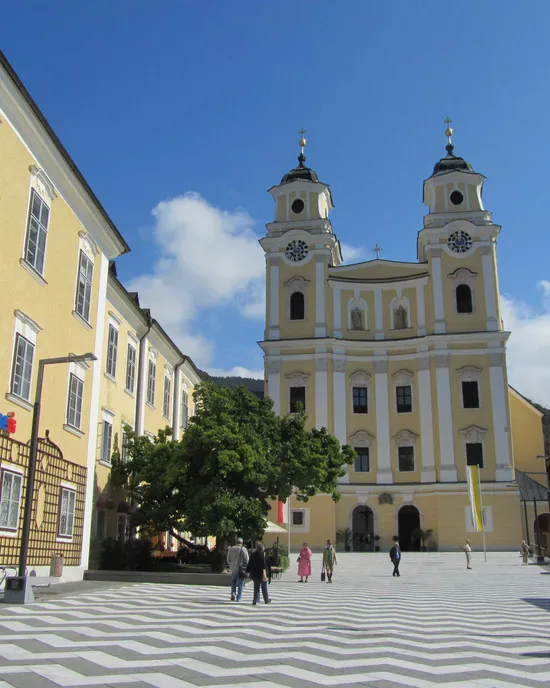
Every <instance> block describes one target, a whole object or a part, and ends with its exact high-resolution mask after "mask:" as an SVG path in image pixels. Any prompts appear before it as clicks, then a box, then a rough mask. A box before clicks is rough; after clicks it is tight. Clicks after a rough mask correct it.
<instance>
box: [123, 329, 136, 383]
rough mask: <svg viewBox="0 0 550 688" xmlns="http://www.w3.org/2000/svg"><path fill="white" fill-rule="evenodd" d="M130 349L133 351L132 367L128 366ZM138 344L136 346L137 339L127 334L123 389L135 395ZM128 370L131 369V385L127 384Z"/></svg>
mask: <svg viewBox="0 0 550 688" xmlns="http://www.w3.org/2000/svg"><path fill="white" fill-rule="evenodd" d="M130 349H132V351H133V352H134V360H133V362H132V368H130ZM137 352H138V346H137V341H136V340H135V339H134V338H133V337H130V336H128V344H127V346H126V375H125V378H124V389H125V390H126V392H128V394H130V395H131V396H134V395H135V390H136V370H137V361H138V355H137ZM130 370H131V371H132V375H131V381H132V385H131V387H129V386H128V379H129V377H130V376H129V373H130Z"/></svg>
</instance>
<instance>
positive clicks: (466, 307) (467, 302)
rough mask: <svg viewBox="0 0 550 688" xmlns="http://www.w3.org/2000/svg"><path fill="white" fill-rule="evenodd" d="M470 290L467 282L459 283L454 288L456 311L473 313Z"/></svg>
mask: <svg viewBox="0 0 550 688" xmlns="http://www.w3.org/2000/svg"><path fill="white" fill-rule="evenodd" d="M473 310H474V309H473V304H472V290H471V289H470V287H469V286H468V285H467V284H459V285H458V287H457V288H456V311H457V313H473Z"/></svg>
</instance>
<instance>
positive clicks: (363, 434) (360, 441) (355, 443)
mask: <svg viewBox="0 0 550 688" xmlns="http://www.w3.org/2000/svg"><path fill="white" fill-rule="evenodd" d="M348 443H349V444H350V446H351V447H352V448H353V449H368V450H369V470H368V471H359V473H360V474H361V475H365V474H366V473H372V470H373V460H372V458H373V457H372V447H373V444H374V437H373V436H372V435H371V434H369V433H368V432H367V431H366V430H357V432H355V433H354V434H353V435H351V436H350V437H349V439H348ZM351 470H352V471H353V472H354V473H357V472H358V471H356V470H355V462H354V463H353V465H352V466H351Z"/></svg>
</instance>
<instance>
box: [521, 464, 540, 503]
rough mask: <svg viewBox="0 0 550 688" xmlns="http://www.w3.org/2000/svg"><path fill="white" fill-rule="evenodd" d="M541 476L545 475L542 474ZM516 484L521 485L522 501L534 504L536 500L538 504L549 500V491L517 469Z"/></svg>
mask: <svg viewBox="0 0 550 688" xmlns="http://www.w3.org/2000/svg"><path fill="white" fill-rule="evenodd" d="M541 475H543V474H542V473H541ZM516 482H517V483H518V485H519V495H520V499H521V500H522V501H526V502H532V501H534V500H536V501H537V502H544V501H546V500H547V499H548V489H547V488H546V487H544V485H541V484H540V483H538V482H537V481H536V480H535V479H534V478H531V476H529V475H527V473H523V471H518V469H517V468H516Z"/></svg>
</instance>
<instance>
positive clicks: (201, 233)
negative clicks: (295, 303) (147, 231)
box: [127, 193, 265, 366]
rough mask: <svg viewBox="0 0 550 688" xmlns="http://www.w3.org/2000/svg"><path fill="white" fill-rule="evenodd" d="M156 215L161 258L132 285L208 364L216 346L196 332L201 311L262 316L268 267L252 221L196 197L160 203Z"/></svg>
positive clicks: (189, 350)
mask: <svg viewBox="0 0 550 688" xmlns="http://www.w3.org/2000/svg"><path fill="white" fill-rule="evenodd" d="M153 217H154V218H155V224H154V228H153V236H154V239H155V242H156V244H157V246H158V247H159V248H160V257H159V259H158V260H157V261H156V262H155V264H154V265H153V268H152V271H151V272H150V273H149V274H145V275H141V276H139V277H135V278H133V279H132V280H130V282H129V284H128V285H127V287H128V289H130V290H131V291H138V292H139V294H140V301H141V303H142V305H143V306H144V307H146V308H151V311H152V313H153V316H154V317H155V318H156V319H157V320H158V321H159V322H160V323H161V324H162V326H163V327H165V329H166V330H167V332H168V333H169V334H170V336H171V337H172V338H173V339H174V340H175V341H176V343H177V344H178V346H180V348H181V349H182V350H183V351H184V352H185V353H186V354H188V355H190V356H191V357H192V358H193V360H194V361H195V362H196V363H197V365H199V366H201V365H202V366H205V365H208V364H209V363H210V361H211V360H212V356H213V349H214V345H213V343H212V342H210V341H208V340H206V339H205V338H204V337H202V336H201V335H200V334H197V333H196V331H195V328H194V321H196V319H197V317H198V316H199V314H200V312H201V310H203V309H205V308H212V307H225V308H226V307H230V306H233V307H235V308H236V309H237V310H239V311H240V313H241V314H242V315H243V316H245V317H249V318H263V317H264V312H265V310H264V309H265V261H264V253H263V250H262V248H261V247H260V245H259V244H258V237H257V236H256V235H255V234H254V231H253V229H252V227H253V221H252V218H251V217H250V216H249V215H248V214H247V213H246V212H244V211H241V210H236V211H233V212H229V211H225V210H221V209H219V208H214V207H213V206H211V205H210V204H209V203H208V202H207V201H206V200H205V199H204V198H202V197H201V196H200V195H199V194H196V193H186V194H184V195H183V196H178V197H177V198H173V199H170V200H167V201H163V202H161V203H159V204H158V205H157V206H156V208H155V209H154V210H153Z"/></svg>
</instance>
